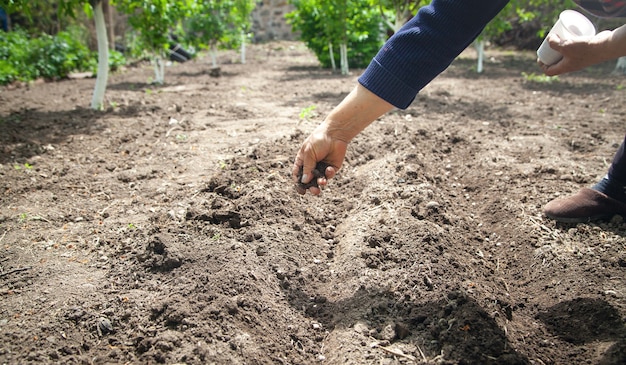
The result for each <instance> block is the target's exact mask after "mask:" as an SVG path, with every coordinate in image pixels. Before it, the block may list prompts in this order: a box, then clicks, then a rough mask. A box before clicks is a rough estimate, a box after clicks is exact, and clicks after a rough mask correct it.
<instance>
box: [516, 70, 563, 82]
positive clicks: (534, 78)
mask: <svg viewBox="0 0 626 365" xmlns="http://www.w3.org/2000/svg"><path fill="white" fill-rule="evenodd" d="M522 76H524V79H525V80H526V81H528V82H536V83H539V84H551V83H553V82H559V77H558V76H546V75H537V74H536V73H534V72H531V73H530V74H527V73H526V72H522Z"/></svg>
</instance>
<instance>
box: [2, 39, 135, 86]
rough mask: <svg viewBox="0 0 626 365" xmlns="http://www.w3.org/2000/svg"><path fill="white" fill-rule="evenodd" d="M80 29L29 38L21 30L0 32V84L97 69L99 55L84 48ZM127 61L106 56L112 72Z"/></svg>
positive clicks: (110, 55)
mask: <svg viewBox="0 0 626 365" xmlns="http://www.w3.org/2000/svg"><path fill="white" fill-rule="evenodd" d="M84 38H85V37H84V36H83V34H82V30H81V29H80V28H76V27H74V28H69V29H68V30H66V31H62V32H59V33H57V35H55V36H50V35H47V34H44V35H41V36H40V37H37V38H31V37H30V36H28V34H27V33H26V32H25V31H23V30H19V29H18V30H16V31H13V32H0V84H1V85H6V84H9V83H11V82H14V81H31V80H34V79H37V78H40V77H43V78H45V79H50V80H57V79H63V78H66V77H67V76H68V75H69V74H70V73H71V72H73V71H92V72H94V73H95V70H96V69H97V62H98V61H97V59H98V55H97V53H95V52H92V51H90V50H89V48H88V47H87V43H86V42H85V41H84ZM125 63H126V59H125V58H124V56H123V55H122V54H120V53H119V52H115V51H112V52H110V54H109V66H110V67H111V69H116V68H119V67H120V66H121V65H123V64H125Z"/></svg>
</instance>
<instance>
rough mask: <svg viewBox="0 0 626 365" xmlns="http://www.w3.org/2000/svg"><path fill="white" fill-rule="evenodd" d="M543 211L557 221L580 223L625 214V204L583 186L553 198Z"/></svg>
mask: <svg viewBox="0 0 626 365" xmlns="http://www.w3.org/2000/svg"><path fill="white" fill-rule="evenodd" d="M543 213H544V214H545V215H546V216H547V217H548V218H551V219H554V220H555V221H557V222H564V223H581V222H590V221H595V220H600V219H607V220H608V219H611V218H612V217H613V216H614V215H616V214H619V215H622V216H626V204H624V203H622V202H620V201H618V200H615V199H613V198H610V197H609V196H607V195H606V194H603V193H601V192H599V191H595V190H593V189H588V188H584V189H582V190H581V191H579V192H578V193H577V194H575V195H572V196H568V197H566V198H559V199H555V200H553V201H551V202H549V203H548V204H546V206H545V207H544V208H543Z"/></svg>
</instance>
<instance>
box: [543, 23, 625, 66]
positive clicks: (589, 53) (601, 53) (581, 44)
mask: <svg viewBox="0 0 626 365" xmlns="http://www.w3.org/2000/svg"><path fill="white" fill-rule="evenodd" d="M612 33H613V32H612V31H608V30H607V31H603V32H600V33H598V34H596V35H595V36H593V37H581V38H576V39H561V38H559V36H558V35H556V34H550V35H549V36H548V43H549V44H550V48H552V49H554V50H555V51H558V52H559V53H560V54H561V55H563V58H562V59H561V60H560V61H559V62H557V63H555V64H553V65H546V64H544V63H543V62H541V61H539V60H537V63H538V64H539V67H541V69H542V70H543V72H544V74H546V75H547V76H555V75H561V74H565V73H568V72H574V71H579V70H582V69H583V68H585V67H588V66H591V65H595V64H598V63H600V62H603V61H607V60H609V59H611V58H612V57H613V55H612V53H611V52H607V49H610V47H606V45H607V44H609V42H610V41H611V36H612Z"/></svg>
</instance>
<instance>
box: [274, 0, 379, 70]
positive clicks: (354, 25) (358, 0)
mask: <svg viewBox="0 0 626 365" xmlns="http://www.w3.org/2000/svg"><path fill="white" fill-rule="evenodd" d="M291 3H292V4H293V5H294V6H295V8H296V10H295V11H293V12H291V13H289V14H286V16H285V17H286V18H287V20H288V21H289V23H290V24H291V26H292V28H293V30H294V31H298V32H300V38H301V39H302V40H303V41H304V42H305V44H306V45H307V47H308V48H309V49H310V50H312V51H313V52H314V53H315V55H316V56H317V59H318V60H319V62H320V64H321V65H322V67H327V68H328V67H333V66H334V65H335V64H336V63H337V55H338V54H339V58H340V59H339V61H341V53H342V51H341V48H345V50H344V51H345V53H346V54H345V58H347V60H349V61H350V65H351V66H352V67H365V66H367V64H368V63H369V62H370V61H371V59H372V58H373V57H374V55H376V53H377V52H378V50H379V49H380V47H381V46H382V43H383V41H384V40H383V37H382V36H383V34H382V31H381V29H380V24H381V22H382V19H381V15H380V12H379V9H378V6H375V4H374V3H373V1H370V0H342V1H337V2H329V1H325V0H291ZM335 49H337V50H339V52H335ZM347 60H346V61H347Z"/></svg>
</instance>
